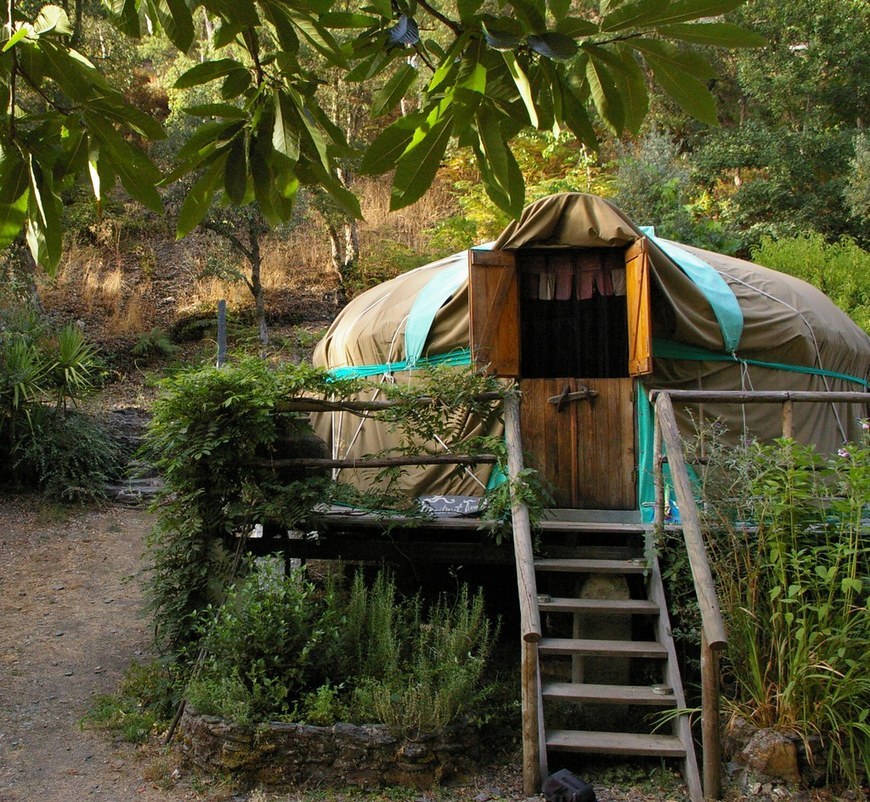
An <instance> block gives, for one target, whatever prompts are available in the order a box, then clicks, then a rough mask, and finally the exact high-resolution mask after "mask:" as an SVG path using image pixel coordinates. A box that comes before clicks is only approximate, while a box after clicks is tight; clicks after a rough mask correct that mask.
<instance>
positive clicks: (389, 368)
mask: <svg viewBox="0 0 870 802" xmlns="http://www.w3.org/2000/svg"><path fill="white" fill-rule="evenodd" d="M470 364H471V349H470V348H457V349H456V350H455V351H451V352H450V353H449V354H434V355H433V356H425V357H420V358H419V359H418V360H417V361H416V362H415V363H414V364H409V363H408V360H406V359H403V360H401V361H399V362H384V363H383V364H381V365H350V366H348V367H344V368H333V369H332V370H330V371H329V375H330V376H332V377H333V378H335V379H359V378H365V377H366V376H379V375H381V374H383V373H398V372H400V371H403V370H414V369H415V368H417V369H422V368H429V367H435V366H439V365H442V366H447V367H464V366H465V365H470Z"/></svg>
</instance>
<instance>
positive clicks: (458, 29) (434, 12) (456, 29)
mask: <svg viewBox="0 0 870 802" xmlns="http://www.w3.org/2000/svg"><path fill="white" fill-rule="evenodd" d="M417 5H418V6H420V7H422V8H423V9H424V10H425V11H427V12H428V13H429V14H430V15H431V16H433V17H435V19H437V20H438V21H439V22H441V23H442V24H443V25H446V26H447V27H448V28H450V30H451V31H453V33H455V34H456V35H457V36H459V34H461V33H462V26H461V25H460V24H459V23H458V22H454V21H453V20H452V19H450V18H449V17H445V16H444V14H442V13H441V12H440V11H438V9H436V8H433V7H432V6H430V5H429V3H427V2H426V0H417Z"/></svg>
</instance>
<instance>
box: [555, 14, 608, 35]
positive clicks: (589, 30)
mask: <svg viewBox="0 0 870 802" xmlns="http://www.w3.org/2000/svg"><path fill="white" fill-rule="evenodd" d="M556 30H557V31H559V33H564V34H565V35H566V36H570V37H572V38H576V37H580V36H594V35H595V34H596V33H598V26H597V25H595V24H593V23H591V22H589V20H586V19H581V18H580V17H565V18H564V19H561V20H559V21H558V22H557V23H556Z"/></svg>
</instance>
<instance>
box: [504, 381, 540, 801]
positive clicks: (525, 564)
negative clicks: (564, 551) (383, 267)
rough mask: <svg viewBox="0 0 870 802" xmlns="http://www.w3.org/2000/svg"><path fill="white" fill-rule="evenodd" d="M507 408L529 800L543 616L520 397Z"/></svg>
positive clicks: (536, 782) (536, 784)
mask: <svg viewBox="0 0 870 802" xmlns="http://www.w3.org/2000/svg"><path fill="white" fill-rule="evenodd" d="M503 405H504V406H503V409H504V427H505V444H506V446H507V469H508V480H509V482H510V498H511V524H512V528H513V544H514V557H515V561H516V566H517V590H518V595H519V600H520V627H521V631H522V671H521V673H522V716H523V792H524V793H525V794H526V796H533V795H535V794H537V793H538V792H539V791H540V790H541V781H542V776H543V775H544V774H546V751H545V750H546V746H545V745H544V738H543V734H542V732H541V729H542V727H541V677H540V672H539V668H538V641H540V640H541V612H540V609H539V608H538V590H537V582H536V580H535V558H534V548H533V545H532V527H531V523H530V521H529V509H528V507H527V506H526V504H525V502H523V500H522V498H521V497H520V496H519V495H518V494H517V493H516V485H517V482H520V481H522V472H523V469H524V466H523V448H522V437H521V435H520V407H519V399H518V398H517V395H516V393H509V394H508V395H507V396H505V399H504V402H503Z"/></svg>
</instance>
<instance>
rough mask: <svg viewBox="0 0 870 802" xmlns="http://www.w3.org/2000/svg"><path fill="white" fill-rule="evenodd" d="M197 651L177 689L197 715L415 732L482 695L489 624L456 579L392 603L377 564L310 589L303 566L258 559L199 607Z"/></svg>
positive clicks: (479, 602) (463, 713)
mask: <svg viewBox="0 0 870 802" xmlns="http://www.w3.org/2000/svg"><path fill="white" fill-rule="evenodd" d="M202 622H203V623H202V626H203V628H204V630H205V635H204V638H203V641H202V645H203V647H204V649H205V655H206V656H205V658H204V660H203V662H202V665H201V667H200V669H199V670H198V672H197V673H196V674H195V676H194V678H193V679H192V680H191V682H190V684H189V686H188V689H187V698H188V700H189V701H190V703H191V704H192V705H193V706H194V707H195V708H196V709H197V710H199V711H200V712H203V713H209V714H215V715H221V716H224V717H227V718H232V719H234V720H236V721H241V722H245V723H256V722H259V721H268V720H274V719H291V718H292V719H296V720H304V721H307V722H309V723H312V724H321V725H329V724H332V723H334V722H335V721H337V720H339V717H342V718H349V719H351V720H354V721H359V722H371V721H375V722H382V723H386V724H388V725H389V726H390V727H392V728H393V729H395V731H396V732H398V733H402V734H405V735H410V736H411V737H416V736H417V735H419V734H420V733H422V732H427V731H431V730H433V729H437V728H440V727H444V726H446V725H447V724H450V723H452V722H454V721H456V720H457V719H458V718H460V717H472V711H474V712H477V710H476V706H477V705H478V704H479V703H480V702H482V701H483V699H484V698H485V695H486V692H487V687H486V685H485V682H484V668H485V665H486V661H487V658H488V656H489V653H490V650H491V647H492V643H493V639H494V635H495V633H494V631H493V628H492V626H491V624H490V622H489V620H488V618H487V616H486V614H485V611H484V605H483V598H482V595H481V594H477V595H476V596H475V597H474V598H471V597H470V596H469V593H468V590H467V588H465V587H462V588H461V589H460V591H459V594H458V595H457V597H456V598H455V599H454V600H452V601H448V600H447V599H446V598H441V599H440V600H439V601H438V602H437V603H436V604H435V605H434V606H432V607H431V608H429V609H426V607H425V605H424V604H423V602H422V601H421V599H420V598H419V597H414V598H412V599H409V600H405V601H401V600H399V599H398V597H397V592H396V588H395V584H394V583H393V580H392V578H391V577H390V576H389V575H388V574H386V573H383V572H381V573H379V574H378V575H377V577H376V578H375V581H374V583H373V585H372V586H371V587H370V588H368V587H366V585H365V583H364V582H363V579H362V575H361V574H357V576H356V578H355V579H354V581H353V584H352V586H351V589H350V592H349V594H348V593H347V592H345V591H343V590H342V589H340V588H339V587H338V586H336V585H335V584H332V585H331V586H327V590H326V592H325V593H319V592H318V591H317V589H316V588H315V586H314V585H313V584H312V583H311V582H310V581H309V580H308V578H307V577H306V574H305V570H304V569H300V570H298V571H294V572H293V573H291V575H289V576H285V575H284V573H283V570H282V565H281V561H280V560H277V559H273V560H259V561H257V562H256V563H255V564H254V565H252V566H251V570H250V571H249V573H248V574H247V576H246V578H245V579H244V580H242V581H241V582H240V583H239V584H237V585H236V586H235V587H234V588H233V589H231V590H230V592H229V593H228V594H227V598H226V600H225V601H224V603H223V605H221V607H220V608H219V609H218V610H209V611H207V612H206V614H204V615H203V616H202Z"/></svg>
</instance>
